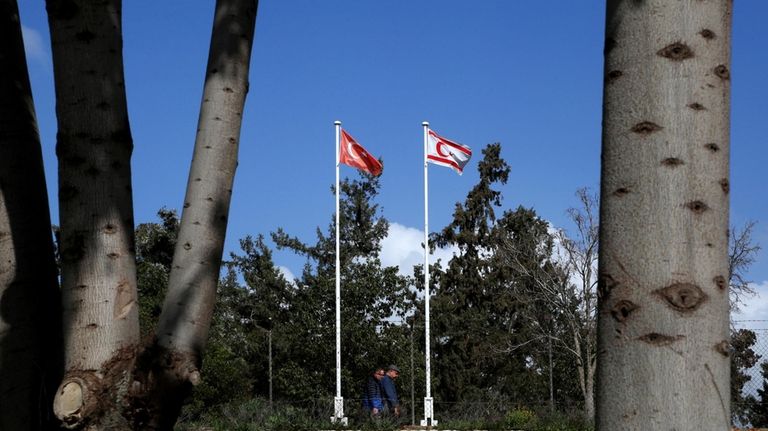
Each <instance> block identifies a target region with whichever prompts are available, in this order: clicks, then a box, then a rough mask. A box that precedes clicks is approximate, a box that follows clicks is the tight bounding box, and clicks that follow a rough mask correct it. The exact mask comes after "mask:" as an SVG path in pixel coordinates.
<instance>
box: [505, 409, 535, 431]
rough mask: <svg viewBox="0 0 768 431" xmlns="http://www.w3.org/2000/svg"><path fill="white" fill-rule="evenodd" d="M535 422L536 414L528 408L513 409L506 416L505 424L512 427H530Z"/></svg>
mask: <svg viewBox="0 0 768 431" xmlns="http://www.w3.org/2000/svg"><path fill="white" fill-rule="evenodd" d="M535 422H536V414H535V413H534V412H532V411H531V410H528V409H526V408H521V409H515V410H511V411H510V412H508V413H507V415H506V417H505V418H504V425H505V426H506V427H507V428H512V429H518V428H525V427H530V426H531V425H533V424H534V423H535Z"/></svg>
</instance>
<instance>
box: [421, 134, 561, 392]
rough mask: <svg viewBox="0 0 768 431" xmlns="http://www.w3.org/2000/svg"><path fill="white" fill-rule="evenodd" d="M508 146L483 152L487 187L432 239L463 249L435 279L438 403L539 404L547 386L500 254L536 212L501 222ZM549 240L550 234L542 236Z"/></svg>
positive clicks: (495, 146)
mask: <svg viewBox="0 0 768 431" xmlns="http://www.w3.org/2000/svg"><path fill="white" fill-rule="evenodd" d="M500 153H501V146H500V145H499V144H492V145H489V146H487V147H486V148H485V149H484V150H483V159H482V160H481V161H480V162H479V164H478V170H479V173H480V181H479V183H478V184H476V185H475V186H474V187H473V189H472V190H471V191H470V192H469V193H468V195H467V198H466V200H465V201H464V203H463V204H457V205H456V209H455V211H454V217H453V221H452V222H451V223H450V224H449V225H448V226H446V227H445V228H444V229H443V230H442V231H441V232H439V233H437V234H434V235H433V244H435V245H436V246H440V247H446V246H449V245H452V246H456V247H457V248H458V249H459V254H458V255H457V256H455V257H454V258H453V259H451V261H450V262H449V263H448V266H447V268H446V269H445V271H439V270H438V268H437V267H435V268H434V269H433V273H434V274H435V277H434V278H433V280H435V282H436V284H437V286H436V287H435V290H434V291H435V297H434V300H433V304H434V317H433V318H432V319H433V321H434V322H435V333H434V336H435V338H434V340H436V341H435V343H436V345H435V359H436V367H435V374H436V381H437V385H436V391H435V392H436V394H437V395H436V396H437V398H438V399H439V400H440V401H442V402H456V401H461V400H470V399H472V400H475V401H476V400H481V399H488V398H489V397H492V398H499V397H501V398H502V399H511V400H515V401H517V402H524V401H526V400H528V401H533V400H534V399H538V398H540V396H542V395H543V394H538V393H536V388H540V387H541V385H540V383H541V382H542V381H543V380H542V379H543V377H542V375H541V368H540V367H539V366H538V365H537V364H535V363H534V361H533V357H534V356H533V354H532V353H531V351H530V350H529V349H528V348H520V349H508V348H506V347H507V346H510V345H524V344H525V341H526V337H525V336H523V335H522V331H524V327H523V324H522V323H523V322H522V320H521V319H519V316H518V309H519V306H520V303H519V301H518V300H517V298H516V297H515V295H514V294H513V293H512V292H513V291H512V289H510V284H511V283H514V282H520V280H516V279H515V274H514V273H513V272H512V271H511V270H510V268H509V266H508V265H507V264H505V263H504V262H503V259H501V258H500V256H498V255H497V253H496V252H497V251H498V249H499V247H500V246H501V244H503V242H504V241H503V239H504V238H506V237H507V236H512V237H516V238H519V237H522V233H523V232H524V231H528V230H530V229H534V230H535V229H538V228H540V227H541V226H539V227H536V226H533V225H531V223H532V222H534V220H535V217H532V211H528V210H524V209H522V208H521V209H518V210H517V211H514V212H508V213H506V214H504V216H503V217H502V220H500V221H497V218H496V209H497V208H498V207H499V206H500V205H501V192H500V191H499V190H497V189H495V188H494V187H495V186H496V185H499V184H505V183H506V181H507V178H508V175H509V166H508V165H507V163H506V162H505V161H504V160H503V159H502V158H501V155H500ZM543 232H544V233H546V229H545V228H544V230H543Z"/></svg>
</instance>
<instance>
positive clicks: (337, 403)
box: [331, 397, 349, 426]
mask: <svg viewBox="0 0 768 431" xmlns="http://www.w3.org/2000/svg"><path fill="white" fill-rule="evenodd" d="M348 422H349V420H348V418H346V417H344V397H334V399H333V416H331V423H334V424H336V423H338V424H341V425H342V426H347V425H348Z"/></svg>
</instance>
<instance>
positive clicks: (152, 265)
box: [135, 208, 179, 335]
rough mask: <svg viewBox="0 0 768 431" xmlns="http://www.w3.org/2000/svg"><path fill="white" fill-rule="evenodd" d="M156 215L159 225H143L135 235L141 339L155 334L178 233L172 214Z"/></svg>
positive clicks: (159, 212) (175, 220)
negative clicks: (158, 218) (142, 336)
mask: <svg viewBox="0 0 768 431" xmlns="http://www.w3.org/2000/svg"><path fill="white" fill-rule="evenodd" d="M157 215H158V217H160V223H142V224H140V225H138V226H137V227H136V234H135V238H136V278H137V287H138V293H139V326H140V328H141V333H142V334H143V335H148V334H152V333H153V332H154V329H155V326H156V324H157V319H158V317H160V311H161V310H162V307H163V301H164V299H165V292H166V290H167V288H168V276H169V275H170V273H171V263H172V261H173V252H174V248H175V247H176V237H177V235H178V231H179V218H178V216H177V215H176V211H175V210H168V209H165V208H162V209H161V210H160V211H158V212H157Z"/></svg>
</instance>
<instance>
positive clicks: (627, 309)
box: [611, 299, 639, 322]
mask: <svg viewBox="0 0 768 431" xmlns="http://www.w3.org/2000/svg"><path fill="white" fill-rule="evenodd" d="M638 308H639V307H638V305H637V304H635V303H634V302H632V301H628V300H626V299H622V300H621V301H619V302H617V303H616V304H615V305H614V306H613V308H611V315H612V316H613V318H614V319H616V321H617V322H624V321H625V320H627V318H628V317H629V315H630V314H632V312H633V311H635V310H637V309H638Z"/></svg>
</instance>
